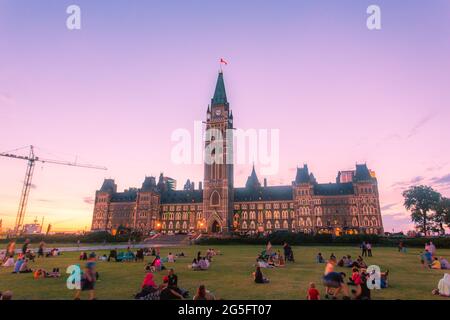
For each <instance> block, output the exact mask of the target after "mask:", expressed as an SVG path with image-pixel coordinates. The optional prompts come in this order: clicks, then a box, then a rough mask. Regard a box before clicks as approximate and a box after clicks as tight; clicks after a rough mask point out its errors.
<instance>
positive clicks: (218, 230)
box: [211, 220, 221, 233]
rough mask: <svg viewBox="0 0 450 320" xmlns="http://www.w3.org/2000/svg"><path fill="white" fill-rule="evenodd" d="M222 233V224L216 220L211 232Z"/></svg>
mask: <svg viewBox="0 0 450 320" xmlns="http://www.w3.org/2000/svg"><path fill="white" fill-rule="evenodd" d="M220 231H221V228H220V224H219V222H217V220H214V222H213V223H212V225H211V232H212V233H219V232H220Z"/></svg>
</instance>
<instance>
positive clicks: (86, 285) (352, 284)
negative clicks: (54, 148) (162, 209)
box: [0, 240, 450, 300]
mask: <svg viewBox="0 0 450 320" xmlns="http://www.w3.org/2000/svg"><path fill="white" fill-rule="evenodd" d="M15 247H16V243H15V242H13V241H11V242H10V243H9V244H8V245H7V248H6V250H5V251H2V252H0V262H1V263H2V266H3V267H10V268H11V270H12V273H13V274H24V273H31V274H32V275H33V278H34V279H36V280H38V279H42V278H58V277H61V273H60V269H59V267H54V268H53V269H51V270H52V271H47V270H45V269H43V268H36V269H33V268H32V263H33V262H34V261H35V259H36V258H38V259H39V258H44V257H55V256H58V255H60V254H61V253H60V251H59V250H58V249H57V248H52V249H51V250H47V251H46V250H45V243H44V242H41V243H39V245H38V250H37V255H35V254H34V252H33V251H32V249H31V247H30V241H29V240H26V241H25V242H24V244H23V245H22V247H21V248H20V249H18V250H16V248H15ZM398 247H399V251H400V252H405V246H404V245H403V244H402V243H400V244H399V246H398ZM360 249H361V254H360V255H359V256H358V257H357V258H356V259H353V258H352V256H351V255H349V254H346V255H344V256H342V258H340V259H339V260H338V259H337V258H336V256H335V254H334V253H331V254H330V256H329V258H328V259H326V258H325V257H324V256H323V254H322V252H318V253H317V255H316V259H315V261H316V263H318V264H325V270H324V273H323V277H322V282H323V286H324V295H323V297H324V298H325V299H338V298H342V299H344V300H349V299H354V300H369V299H371V289H370V288H371V287H372V286H373V285H374V284H375V280H377V281H378V285H379V288H380V289H385V288H388V284H389V281H388V276H389V271H386V272H379V274H377V277H378V278H376V277H374V272H375V271H373V270H372V269H371V268H372V267H371V268H368V265H370V264H371V263H366V261H365V260H364V258H366V257H367V259H371V258H372V257H373V252H372V250H373V249H372V245H371V244H370V243H369V242H363V243H361V245H360ZM436 252H437V250H436V246H435V245H434V244H433V243H432V242H431V241H430V242H427V244H426V245H425V248H424V251H423V252H422V253H421V255H420V258H421V262H422V265H423V266H424V268H427V269H450V265H449V262H448V261H447V259H445V258H444V257H442V256H438V255H437V254H436ZM220 254H221V253H220V251H218V250H215V249H212V248H209V249H208V250H206V252H204V254H202V252H201V251H199V252H198V253H197V255H196V256H195V257H194V259H193V260H192V263H191V264H189V265H188V266H189V268H190V269H192V270H195V271H205V270H208V269H209V268H210V266H211V263H212V262H213V259H214V257H215V256H217V255H220ZM145 257H153V259H150V261H149V262H148V263H145ZM184 257H186V255H185V253H184V252H178V253H173V252H171V251H170V252H169V253H168V254H167V256H164V257H161V254H160V249H159V248H151V247H150V248H139V249H136V250H135V251H133V250H132V249H131V248H130V247H128V248H127V249H126V250H125V251H122V252H118V251H117V249H112V250H111V251H110V252H109V255H106V254H102V255H100V256H97V255H96V254H95V252H91V253H89V254H88V253H87V252H85V251H83V252H81V253H80V256H79V259H80V261H85V265H84V267H83V268H82V270H81V287H80V288H79V289H77V290H76V292H75V299H77V300H78V299H81V294H82V292H88V298H89V299H91V300H92V299H96V295H95V285H96V282H97V281H98V279H99V273H98V271H97V262H98V261H105V262H109V261H134V262H137V263H142V262H144V263H145V265H144V273H145V276H144V279H143V282H142V284H141V286H140V291H139V292H138V293H137V294H136V295H135V296H134V298H135V299H143V300H172V299H189V298H190V297H189V292H188V290H186V289H183V288H182V287H180V286H179V284H178V276H177V274H175V271H174V269H173V267H172V266H171V264H175V263H176V262H177V261H178V260H179V259H181V258H184ZM294 262H295V259H294V253H293V250H292V248H291V246H290V245H289V244H288V243H284V244H283V247H282V250H274V249H273V248H272V245H271V244H270V242H269V243H268V244H267V246H266V248H265V249H264V250H263V251H261V252H260V253H259V254H258V256H257V258H256V264H255V271H254V272H253V273H252V279H253V281H254V283H255V284H269V283H270V280H269V278H268V277H266V276H265V275H264V274H263V271H262V270H263V269H265V268H280V267H281V268H283V267H285V266H286V264H287V263H294ZM168 264H170V267H168ZM337 268H348V269H349V270H351V271H349V272H347V271H345V269H343V270H342V271H341V270H338V269H337ZM164 270H166V272H167V274H166V275H164V276H163V277H162V282H161V283H160V284H157V283H156V279H155V275H156V274H157V273H159V272H161V271H164ZM368 270H370V271H368ZM343 271H345V272H343ZM347 274H348V276H347ZM432 293H433V294H438V295H442V296H450V275H449V274H445V275H444V277H443V278H442V279H441V280H440V281H439V283H438V287H437V288H436V289H434V290H433V291H432ZM11 297H12V293H11V292H10V291H4V292H3V294H2V293H0V299H3V300H6V299H11ZM192 298H193V299H194V300H214V299H215V296H214V294H212V293H211V292H210V291H209V290H207V288H206V287H205V285H204V284H202V285H200V286H198V288H197V290H196V292H195V293H194V295H193V297H192ZM306 298H307V299H308V300H319V299H321V298H322V297H321V295H320V292H319V290H318V288H317V286H316V283H315V282H310V283H309V286H308V288H306Z"/></svg>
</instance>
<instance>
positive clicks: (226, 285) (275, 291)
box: [0, 246, 450, 300]
mask: <svg viewBox="0 0 450 320" xmlns="http://www.w3.org/2000/svg"><path fill="white" fill-rule="evenodd" d="M207 249H208V247H205V246H191V247H183V248H167V249H161V255H162V256H165V255H167V253H168V252H169V251H171V252H180V251H183V252H184V253H185V254H187V257H185V258H181V259H179V260H177V262H175V263H171V264H166V266H167V267H169V268H174V269H175V272H176V273H177V274H178V278H179V286H180V287H183V288H186V289H188V290H189V291H190V292H191V295H192V293H194V292H195V289H196V287H197V286H198V285H199V284H205V285H206V287H207V288H208V289H209V290H211V291H212V292H213V293H214V294H215V295H216V296H217V297H220V298H223V299H305V291H306V288H307V286H308V283H309V282H311V281H313V282H315V283H316V284H317V287H318V289H319V291H320V292H321V294H322V295H323V286H322V281H321V277H322V274H323V270H324V265H323V264H320V265H319V264H316V263H315V256H316V254H317V252H319V251H320V252H322V254H323V256H324V257H329V255H330V253H331V252H334V254H335V255H336V256H337V257H338V258H340V257H341V256H343V255H344V254H350V255H351V256H352V257H353V258H355V257H357V255H358V254H359V249H358V248H356V247H293V249H294V254H295V258H296V262H295V263H294V264H288V265H287V266H286V267H285V268H275V269H263V273H264V275H265V276H266V277H268V278H269V279H270V283H269V284H266V285H257V284H255V283H254V282H253V280H252V278H251V273H252V272H253V271H254V266H253V265H254V263H255V258H256V255H257V253H258V252H260V251H261V250H262V249H264V248H263V247H258V246H222V247H215V249H216V250H220V251H221V252H222V255H221V256H216V257H215V258H214V261H213V263H212V265H211V268H210V270H208V271H191V270H190V269H188V267H187V266H188V264H189V263H190V262H191V261H192V259H193V257H194V256H195V255H196V253H197V251H199V250H201V251H202V252H203V253H204V252H205V251H206V250H207ZM275 249H277V247H275ZM373 251H374V257H372V258H367V259H366V261H367V263H368V264H369V265H370V264H377V265H379V266H380V267H381V269H382V270H383V271H384V270H386V269H389V270H390V277H389V284H390V287H389V288H388V289H382V290H376V291H373V293H372V298H373V299H446V298H441V297H436V296H433V295H431V290H432V289H433V288H435V287H437V283H438V281H439V279H441V278H442V276H443V274H444V273H445V270H427V269H424V268H422V267H421V265H420V261H419V252H420V249H410V250H409V252H408V253H406V254H402V253H398V252H397V249H396V248H374V250H373ZM97 253H100V252H97ZM438 254H439V255H442V256H445V257H446V258H447V259H450V250H448V249H447V250H438ZM150 259H152V257H146V262H147V261H149V260H150ZM76 263H79V260H78V253H76V252H72V253H64V255H62V256H60V257H55V258H41V259H37V260H36V262H35V263H31V264H30V266H31V267H32V268H33V269H34V268H38V267H42V268H45V269H47V270H51V269H52V268H53V267H59V268H60V269H61V271H63V272H64V271H65V268H66V267H67V266H68V265H70V264H76ZM97 269H98V271H99V273H100V281H99V282H98V283H97V296H98V298H99V299H102V300H104V299H132V296H133V294H134V293H136V292H137V290H138V289H139V286H140V284H141V282H142V280H143V278H144V276H145V273H144V263H142V262H139V263H135V262H127V263H116V262H109V263H108V262H99V263H98V265H97ZM339 270H342V271H344V272H346V273H347V275H349V274H350V270H349V269H348V268H342V269H341V268H338V271H339ZM11 271H12V270H11V268H3V267H1V268H0V291H1V290H12V291H13V293H14V299H72V297H73V293H74V292H73V291H70V290H68V289H67V288H66V285H65V281H66V278H67V276H66V275H64V276H63V277H61V278H59V279H40V280H34V279H33V276H32V275H31V274H11ZM166 272H167V271H162V272H159V273H157V274H156V281H157V283H161V282H162V277H163V276H164V275H166ZM447 272H448V271H447ZM85 297H86V295H84V296H83V298H85Z"/></svg>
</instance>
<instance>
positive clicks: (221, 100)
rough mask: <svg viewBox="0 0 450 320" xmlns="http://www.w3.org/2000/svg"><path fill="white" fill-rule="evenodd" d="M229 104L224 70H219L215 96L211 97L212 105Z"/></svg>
mask: <svg viewBox="0 0 450 320" xmlns="http://www.w3.org/2000/svg"><path fill="white" fill-rule="evenodd" d="M219 104H225V105H226V104H228V100H227V94H226V92H225V83H224V81H223V72H222V71H221V72H219V76H218V77H217V83H216V90H215V91H214V96H213V98H212V99H211V105H212V106H215V105H219Z"/></svg>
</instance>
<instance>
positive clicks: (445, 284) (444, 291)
mask: <svg viewBox="0 0 450 320" xmlns="http://www.w3.org/2000/svg"><path fill="white" fill-rule="evenodd" d="M432 293H433V294H435V295H440V296H443V297H450V274H449V273H446V274H444V277H443V278H442V279H441V280H439V282H438V287H437V289H434V290H433V291H432Z"/></svg>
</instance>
